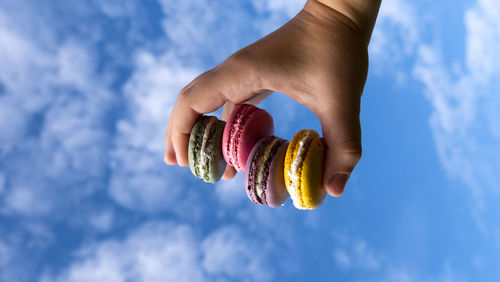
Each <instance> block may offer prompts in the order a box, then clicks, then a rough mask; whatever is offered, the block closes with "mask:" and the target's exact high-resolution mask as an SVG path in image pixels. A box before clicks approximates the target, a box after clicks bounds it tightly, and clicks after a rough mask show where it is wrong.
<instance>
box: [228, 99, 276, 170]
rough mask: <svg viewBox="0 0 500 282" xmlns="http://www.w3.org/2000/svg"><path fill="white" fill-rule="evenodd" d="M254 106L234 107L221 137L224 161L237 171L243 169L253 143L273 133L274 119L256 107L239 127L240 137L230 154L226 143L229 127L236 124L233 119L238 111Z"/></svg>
mask: <svg viewBox="0 0 500 282" xmlns="http://www.w3.org/2000/svg"><path fill="white" fill-rule="evenodd" d="M252 107H255V106H253V105H250V104H240V105H237V106H236V107H235V109H234V110H233V111H232V112H231V114H230V115H229V118H228V119H227V123H226V127H225V129H224V135H223V139H222V153H223V156H224V159H225V160H226V162H227V163H228V164H229V165H231V166H233V167H234V168H235V169H236V170H237V171H240V172H242V171H245V167H246V162H247V160H248V156H249V155H250V153H251V152H252V149H253V147H254V146H255V144H256V143H257V142H258V141H259V140H260V139H262V138H264V137H267V136H272V135H273V133H274V121H273V118H272V117H271V115H270V114H269V113H268V112H266V111H264V110H262V109H259V108H257V107H255V108H256V110H255V111H253V112H252V113H251V114H250V116H249V117H248V119H247V120H246V122H245V124H244V125H243V127H242V128H241V130H242V133H241V135H240V139H239V140H237V142H239V144H238V146H237V148H236V150H235V152H234V154H235V155H232V154H231V153H230V152H229V151H228V149H227V148H228V144H229V142H230V139H231V138H232V137H231V136H230V135H231V128H232V127H234V126H238V125H237V123H236V121H235V119H236V117H237V116H238V112H239V111H241V110H242V109H243V108H246V109H249V108H252Z"/></svg>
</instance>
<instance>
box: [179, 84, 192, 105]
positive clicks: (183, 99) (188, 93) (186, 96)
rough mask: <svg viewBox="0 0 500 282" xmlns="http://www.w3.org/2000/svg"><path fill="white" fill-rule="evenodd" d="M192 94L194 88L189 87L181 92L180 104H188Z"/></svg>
mask: <svg viewBox="0 0 500 282" xmlns="http://www.w3.org/2000/svg"><path fill="white" fill-rule="evenodd" d="M191 94H192V87H187V88H184V89H182V90H181V91H180V92H179V95H178V99H179V101H180V102H187V101H189V98H190V96H191Z"/></svg>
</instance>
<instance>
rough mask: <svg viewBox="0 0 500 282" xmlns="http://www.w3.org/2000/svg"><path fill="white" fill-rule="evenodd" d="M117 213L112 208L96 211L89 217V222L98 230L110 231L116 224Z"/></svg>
mask: <svg viewBox="0 0 500 282" xmlns="http://www.w3.org/2000/svg"><path fill="white" fill-rule="evenodd" d="M114 221H115V214H114V213H113V211H111V210H103V211H99V212H94V213H92V214H91V215H90V217H89V223H90V225H91V226H92V227H94V228H95V229H96V230H97V231H100V232H108V231H110V230H111V229H112V228H113V226H114Z"/></svg>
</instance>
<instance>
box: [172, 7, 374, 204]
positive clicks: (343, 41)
mask: <svg viewBox="0 0 500 282" xmlns="http://www.w3.org/2000/svg"><path fill="white" fill-rule="evenodd" d="M379 7H380V0H308V1H307V2H306V4H305V6H304V8H303V9H302V10H301V11H300V12H299V13H298V14H297V15H296V16H295V17H294V18H292V19H291V20H290V21H289V22H288V23H286V24H285V25H283V26H282V27H280V28H279V29H277V30H276V31H274V32H272V33H270V34H268V35H267V36H265V37H263V38H262V39H260V40H258V41H256V42H255V43H253V44H251V45H249V46H247V47H245V48H243V49H241V50H239V51H238V52H236V53H235V54H233V55H231V56H230V57H229V58H227V59H226V60H225V61H224V62H222V63H221V64H220V65H218V66H217V67H215V68H214V69H211V70H209V71H207V72H205V73H203V74H201V75H200V76H198V77H197V78H195V79H194V80H193V81H192V82H191V83H189V84H188V85H187V86H186V87H185V88H184V89H182V90H181V92H180V93H179V95H178V98H177V101H176V104H175V106H174V108H173V110H172V114H171V115H170V120H169V123H168V129H167V134H166V150H165V162H166V163H167V164H170V165H175V164H178V165H180V166H186V165H188V156H187V148H188V141H189V134H190V132H191V128H192V126H193V124H194V123H195V121H196V120H197V119H198V117H199V116H200V115H201V114H203V113H209V112H212V111H215V110H217V109H218V108H220V107H221V106H224V110H223V116H222V118H223V119H224V120H226V118H227V117H228V116H229V113H230V112H231V110H232V109H233V108H234V105H235V104H239V103H243V102H246V103H252V104H258V103H259V102H260V101H262V100H263V99H265V98H266V97H268V96H269V95H270V94H271V93H272V92H274V91H277V92H281V93H285V94H286V95H288V96H290V97H291V98H292V99H293V100H295V101H297V102H298V103H301V104H303V105H305V106H306V107H308V108H309V109H310V110H311V111H312V112H313V113H314V114H315V115H316V116H317V117H318V119H319V120H320V122H321V126H322V131H323V136H324V138H325V144H326V152H325V165H324V172H323V180H322V181H323V188H324V189H326V192H327V193H328V194H330V195H332V196H340V195H341V194H342V193H343V191H344V186H345V184H346V182H347V180H348V177H349V175H350V173H351V172H352V170H353V169H354V167H355V166H356V164H357V162H358V161H359V159H360V158H361V126H360V121H359V112H360V102H361V95H362V93H363V88H364V85H365V81H366V76H367V72H368V52H367V47H368V43H369V41H370V36H371V32H372V29H373V26H374V23H375V19H376V16H377V13H378V9H379ZM235 173H236V172H235V170H234V168H232V167H229V166H228V167H227V168H226V171H225V173H224V176H223V178H224V179H230V178H232V177H233V176H234V175H235Z"/></svg>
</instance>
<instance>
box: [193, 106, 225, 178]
mask: <svg viewBox="0 0 500 282" xmlns="http://www.w3.org/2000/svg"><path fill="white" fill-rule="evenodd" d="M225 125H226V123H225V122H224V121H221V120H218V119H217V117H215V116H205V115H203V116H201V117H200V118H199V119H198V120H197V121H196V123H195V124H194V126H193V128H192V129H191V135H190V136H189V147H188V157H189V168H190V169H191V172H192V173H193V175H194V176H196V177H198V178H201V179H203V180H204V181H205V182H209V183H215V182H217V181H219V179H220V178H221V177H222V174H223V173H224V170H225V169H226V162H225V161H224V157H223V156H222V135H223V133H224V126H225Z"/></svg>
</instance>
